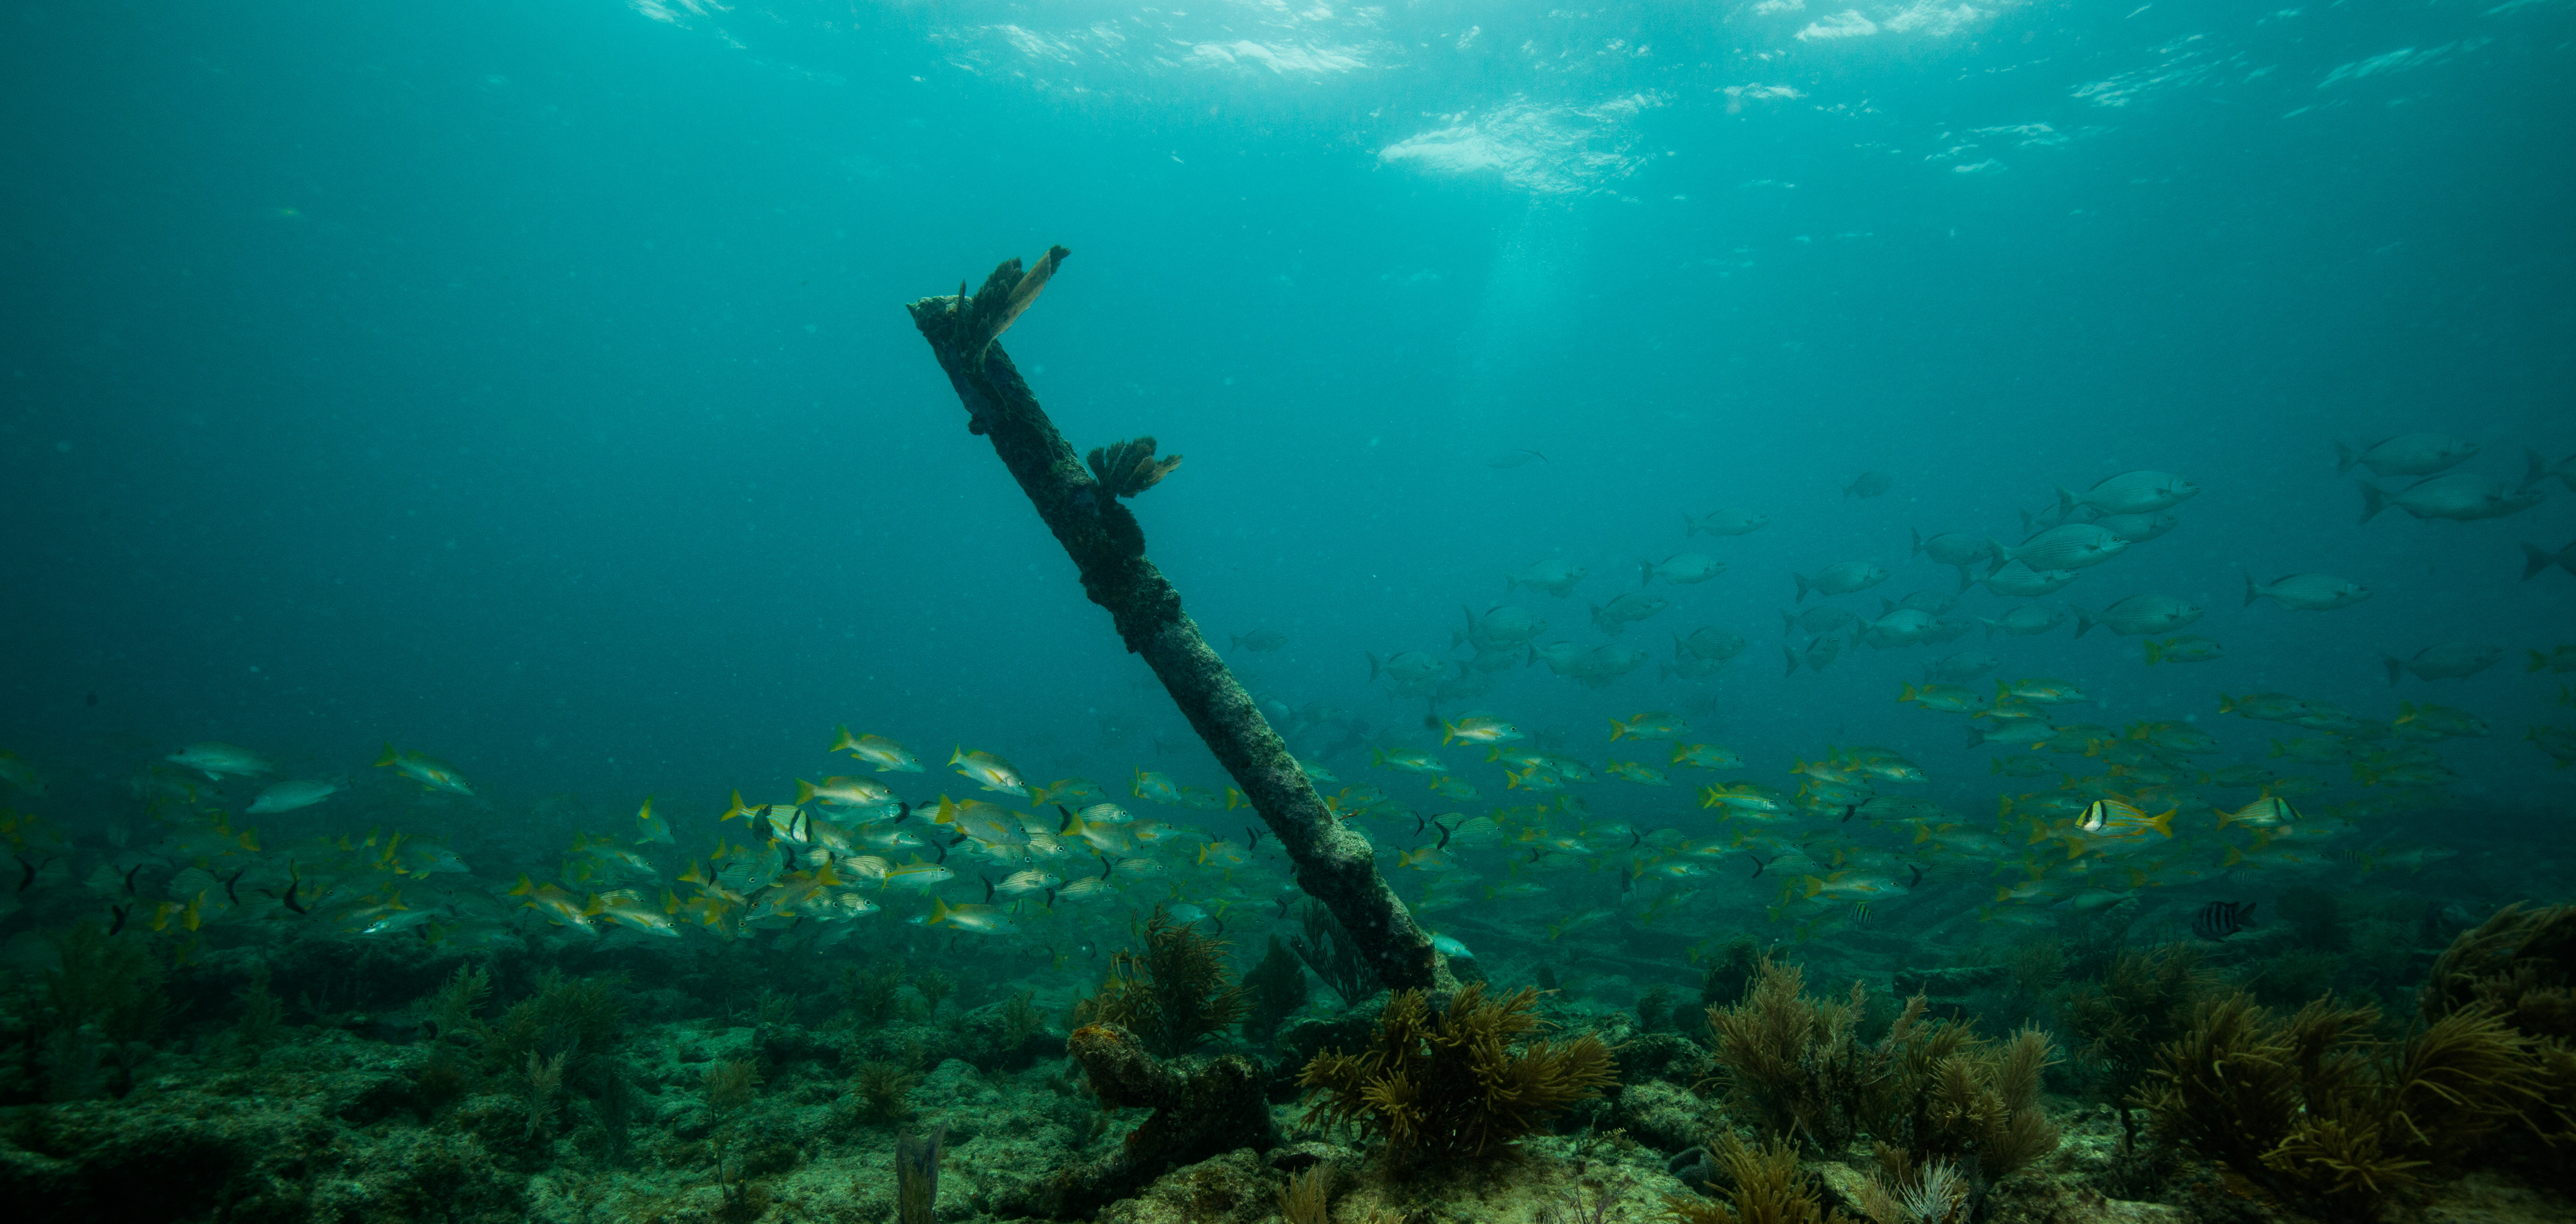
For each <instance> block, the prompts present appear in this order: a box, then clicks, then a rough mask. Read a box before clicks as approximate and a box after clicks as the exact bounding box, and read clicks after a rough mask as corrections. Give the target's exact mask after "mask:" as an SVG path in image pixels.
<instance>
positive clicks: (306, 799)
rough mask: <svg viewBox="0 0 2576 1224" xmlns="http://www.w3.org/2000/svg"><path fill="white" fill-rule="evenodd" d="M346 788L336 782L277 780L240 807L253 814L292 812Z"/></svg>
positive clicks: (264, 814)
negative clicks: (244, 805)
mask: <svg viewBox="0 0 2576 1224" xmlns="http://www.w3.org/2000/svg"><path fill="white" fill-rule="evenodd" d="M346 789H348V788H347V787H344V786H342V785H340V784H339V783H337V782H279V783H276V784H275V785H272V786H270V787H268V788H267V789H265V790H262V791H261V792H259V797H258V798H256V799H253V800H251V801H250V806H249V807H247V808H244V809H242V810H243V811H245V812H248V813H249V814H251V815H253V816H266V815H269V814H271V813H274V812H292V811H294V810H296V809H297V808H308V807H311V806H313V805H314V804H317V803H320V802H322V801H323V800H325V799H328V798H330V797H331V796H333V795H336V794H339V793H340V792H341V791H343V790H346Z"/></svg>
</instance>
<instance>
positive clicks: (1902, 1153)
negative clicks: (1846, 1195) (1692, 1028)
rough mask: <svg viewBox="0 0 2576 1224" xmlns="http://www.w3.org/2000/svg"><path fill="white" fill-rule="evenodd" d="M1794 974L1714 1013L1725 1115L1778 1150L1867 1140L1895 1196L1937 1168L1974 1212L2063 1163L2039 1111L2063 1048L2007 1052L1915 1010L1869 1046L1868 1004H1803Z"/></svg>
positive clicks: (2020, 1047) (1762, 983) (1860, 993)
mask: <svg viewBox="0 0 2576 1224" xmlns="http://www.w3.org/2000/svg"><path fill="white" fill-rule="evenodd" d="M1804 987H1805V975H1804V973H1803V971H1802V970H1800V969H1798V968H1796V967H1788V966H1781V965H1778V964H1775V963H1772V962H1769V961H1764V962H1763V963H1762V964H1761V965H1760V966H1759V967H1758V972H1757V975H1756V978H1755V981H1754V984H1753V989H1752V991H1751V992H1750V993H1749V994H1747V995H1746V996H1745V998H1744V1001H1743V1002H1741V1003H1739V1004H1737V1005H1736V1006H1734V1007H1732V1008H1711V1009H1710V1010H1709V1013H1708V1024H1709V1032H1710V1036H1711V1038H1712V1042H1713V1044H1714V1046H1715V1048H1716V1061H1717V1065H1718V1067H1719V1069H1720V1072H1721V1078H1722V1080H1723V1083H1724V1086H1725V1089H1726V1095H1727V1100H1728V1103H1729V1105H1730V1106H1731V1107H1732V1110H1733V1112H1734V1114H1735V1116H1737V1117H1739V1118H1741V1119H1743V1120H1746V1121H1750V1122H1753V1123H1755V1124H1756V1125H1757V1126H1758V1127H1760V1128H1761V1129H1762V1130H1763V1131H1764V1132H1765V1133H1766V1134H1768V1135H1770V1136H1771V1137H1773V1138H1774V1139H1776V1140H1779V1141H1782V1142H1787V1143H1790V1144H1806V1145H1809V1146H1811V1147H1813V1148H1814V1149H1816V1150H1818V1151H1821V1152H1827V1153H1832V1152H1839V1151H1841V1150H1842V1149H1843V1148H1844V1147H1845V1146H1847V1145H1848V1144H1850V1143H1851V1142H1852V1140H1854V1139H1855V1138H1857V1137H1858V1136H1859V1135H1861V1134H1862V1133H1863V1132H1866V1133H1868V1134H1869V1135H1870V1136H1872V1137H1873V1139H1874V1141H1875V1147H1876V1151H1877V1155H1878V1159H1879V1162H1880V1164H1881V1165H1882V1166H1883V1169H1884V1171H1885V1172H1886V1174H1887V1176H1888V1178H1889V1181H1890V1183H1891V1184H1893V1185H1896V1186H1899V1187H1903V1188H1905V1189H1903V1190H1902V1191H1901V1192H1902V1193H1913V1192H1915V1191H1916V1190H1919V1188H1920V1186H1921V1185H1922V1173H1921V1171H1922V1170H1924V1169H1929V1168H1931V1167H1932V1166H1934V1165H1935V1164H1937V1165H1940V1166H1942V1167H1944V1168H1947V1169H1949V1170H1951V1171H1952V1172H1953V1173H1954V1174H1955V1176H1956V1178H1957V1181H1958V1183H1959V1185H1960V1186H1961V1187H1963V1189H1962V1191H1961V1195H1960V1197H1961V1199H1962V1201H1964V1202H1967V1203H1969V1204H1970V1209H1971V1210H1973V1209H1974V1206H1975V1204H1976V1203H1977V1202H1979V1201H1981V1200H1982V1199H1983V1197H1984V1195H1985V1193H1986V1192H1987V1190H1988V1188H1989V1187H1990V1186H1991V1185H1992V1184H1993V1183H1994V1182H1997V1181H2000V1180H2002V1179H2003V1178H2006V1177H2009V1176H2011V1175H2012V1174H2014V1173H2016V1172H2018V1171H2020V1170H2021V1169H2023V1168H2024V1167H2026V1166H2028V1165H2029V1164H2030V1163H2031V1162H2033V1161H2035V1160H2037V1159H2038V1158H2040V1157H2041V1156H2044V1155H2046V1154H2048V1153H2049V1152H2051V1151H2054V1150H2055V1149H2056V1147H2057V1143H2058V1129H2057V1126H2056V1124H2055V1123H2053V1122H2051V1121H2050V1120H2049V1117H2048V1112H2047V1110H2046V1108H2045V1107H2044V1106H2043V1105H2042V1103H2041V1101H2040V1076H2041V1072H2042V1071H2043V1070H2044V1069H2045V1068H2046V1067H2047V1066H2048V1065H2049V1064H2050V1063H2051V1062H2053V1061H2054V1060H2055V1056H2056V1047H2055V1045H2054V1043H2053V1042H2051V1041H2050V1040H2049V1038H2048V1037H2047V1035H2046V1034H2044V1033H2042V1032H2041V1031H2039V1030H2037V1029H2028V1028H2026V1029H2023V1030H2022V1031H2021V1032H2019V1033H2016V1034H2015V1035H2014V1036H2013V1037H2012V1038H2010V1039H2009V1040H2006V1041H2002V1042H1993V1041H1988V1040H1985V1039H1983V1038H1980V1037H1978V1036H1977V1035H1976V1032H1975V1029H1974V1027H1973V1026H1972V1025H1970V1024H1966V1023H1958V1022H1951V1021H1945V1020H1934V1019H1927V1018H1926V1017H1925V1014H1924V1012H1925V1006H1926V1002H1925V998H1924V996H1922V995H1919V994H1918V995H1916V996H1914V997H1913V998H1912V999H1910V1000H1908V1001H1907V1003H1906V1006H1905V1009H1904V1011H1903V1012H1901V1013H1900V1014H1899V1015H1897V1017H1896V1018H1895V1019H1894V1021H1893V1022H1891V1023H1890V1024H1889V1026H1888V1029H1887V1034H1886V1036H1885V1037H1883V1038H1881V1039H1880V1040H1878V1041H1876V1042H1866V1041H1863V1040H1861V1037H1860V1030H1861V1019H1860V1018H1861V1016H1862V1015H1863V1013H1864V1010H1865V1008H1866V1006H1867V1003H1868V996H1867V993H1866V991H1865V990H1864V988H1863V987H1862V985H1861V984H1860V983H1858V982H1854V983H1853V984H1852V989H1851V993H1850V995H1849V996H1848V997H1847V998H1846V999H1843V1000H1834V999H1817V998H1814V997H1811V996H1809V995H1807V994H1806V993H1805V989H1804Z"/></svg>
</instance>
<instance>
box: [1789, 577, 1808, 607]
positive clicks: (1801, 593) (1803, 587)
mask: <svg viewBox="0 0 2576 1224" xmlns="http://www.w3.org/2000/svg"><path fill="white" fill-rule="evenodd" d="M1789 576H1790V577H1792V578H1795V579H1797V580H1798V598H1796V599H1795V600H1792V601H1790V602H1792V603H1805V602H1807V589H1808V587H1807V576H1806V575H1805V574H1801V573H1798V572H1797V571H1795V570H1791V571H1790V572H1789Z"/></svg>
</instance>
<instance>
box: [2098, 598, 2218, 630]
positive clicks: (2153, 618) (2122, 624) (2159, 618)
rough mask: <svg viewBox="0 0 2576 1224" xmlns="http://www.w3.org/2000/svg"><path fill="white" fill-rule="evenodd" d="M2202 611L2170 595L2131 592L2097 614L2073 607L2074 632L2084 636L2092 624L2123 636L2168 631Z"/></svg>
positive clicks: (2192, 618) (2197, 605)
mask: <svg viewBox="0 0 2576 1224" xmlns="http://www.w3.org/2000/svg"><path fill="white" fill-rule="evenodd" d="M2202 611H2203V609H2202V608H2201V606H2200V605H2199V604H2196V603H2193V602H2191V601H2189V600H2186V599H2177V598H2175V597H2173V596H2171V595H2132V596H2130V597H2128V598H2127V599H2123V600H2121V601H2120V602H2118V603H2115V604H2112V605H2111V606H2110V607H2107V608H2104V609H2102V611H2101V613H2100V614H2099V615H2096V614H2094V613H2091V612H2087V611H2085V610H2084V609H2082V608H2077V609H2075V636H2077V637H2082V636H2084V635H2085V634H2086V633H2089V632H2091V631H2092V629H2093V626H2095V625H2100V626H2102V627H2103V628H2105V629H2108V630H2110V631H2111V632H2113V633H2117V634H2119V635H2121V636H2123V637H2136V636H2138V635H2139V634H2142V633H2171V632H2173V631H2174V630H2176V629H2180V628H2182V627H2183V626H2185V625H2188V624H2190V623H2192V622H2193V621H2196V620H2199V619H2200V614H2201V612H2202Z"/></svg>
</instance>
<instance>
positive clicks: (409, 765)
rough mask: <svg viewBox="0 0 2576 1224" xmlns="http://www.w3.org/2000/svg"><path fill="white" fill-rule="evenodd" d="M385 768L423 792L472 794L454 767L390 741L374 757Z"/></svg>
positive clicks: (381, 767)
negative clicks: (404, 749) (415, 785)
mask: <svg viewBox="0 0 2576 1224" xmlns="http://www.w3.org/2000/svg"><path fill="white" fill-rule="evenodd" d="M387 767H391V768H392V769H393V771H394V772H395V773H398V774H401V775H402V776H404V777H406V778H409V779H411V780H412V781H414V782H418V783H420V785H421V789H423V790H433V791H446V792H447V793H449V794H451V795H471V794H473V793H474V788H473V787H470V786H467V785H466V784H465V776H464V775H463V774H460V773H458V772H456V767H455V766H453V765H450V764H448V763H447V762H445V761H442V760H439V759H438V758H436V757H433V756H430V755H428V754H427V753H420V752H405V751H400V750H397V749H396V748H395V747H394V746H393V742H392V741H390V740H388V741H386V742H385V750H384V752H382V753H381V754H379V755H378V756H377V757H376V768H378V769H383V768H387ZM585 929H586V928H585Z"/></svg>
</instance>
